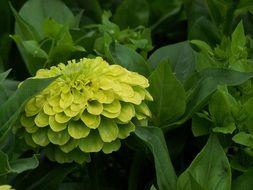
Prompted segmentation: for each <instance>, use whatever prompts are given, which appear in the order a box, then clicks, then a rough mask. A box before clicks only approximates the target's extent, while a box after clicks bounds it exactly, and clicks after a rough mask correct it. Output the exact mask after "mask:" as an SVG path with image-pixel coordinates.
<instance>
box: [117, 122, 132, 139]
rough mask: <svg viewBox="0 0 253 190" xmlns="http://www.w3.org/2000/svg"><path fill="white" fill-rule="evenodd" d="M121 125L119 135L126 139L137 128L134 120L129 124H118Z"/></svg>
mask: <svg viewBox="0 0 253 190" xmlns="http://www.w3.org/2000/svg"><path fill="white" fill-rule="evenodd" d="M118 127H119V135H118V138H120V139H125V138H127V137H128V136H129V135H130V133H131V132H133V131H134V130H135V125H134V124H133V123H132V122H129V123H127V124H123V125H122V124H118Z"/></svg>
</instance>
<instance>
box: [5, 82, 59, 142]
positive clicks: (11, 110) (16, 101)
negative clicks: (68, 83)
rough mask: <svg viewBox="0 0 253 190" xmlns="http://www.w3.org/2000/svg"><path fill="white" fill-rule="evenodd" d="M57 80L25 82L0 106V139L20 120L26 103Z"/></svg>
mask: <svg viewBox="0 0 253 190" xmlns="http://www.w3.org/2000/svg"><path fill="white" fill-rule="evenodd" d="M55 78H56V77H54V78H48V79H27V80H25V81H24V82H23V83H22V85H21V86H20V87H19V88H18V89H17V91H16V92H15V93H14V94H13V95H12V96H11V97H10V98H9V99H8V100H7V101H6V102H5V103H4V104H3V105H1V106H0V126H1V128H0V139H1V137H2V136H3V135H4V134H5V133H6V132H7V131H8V130H9V129H10V127H11V126H12V124H13V122H14V121H15V120H16V119H17V118H18V116H19V113H20V111H21V109H22V106H23V104H24V102H25V101H27V100H28V99H29V98H31V97H32V96H34V95H35V94H37V93H38V92H40V91H41V90H43V89H44V88H45V87H47V86H48V85H49V84H50V83H51V82H52V81H53V80H54V79H55Z"/></svg>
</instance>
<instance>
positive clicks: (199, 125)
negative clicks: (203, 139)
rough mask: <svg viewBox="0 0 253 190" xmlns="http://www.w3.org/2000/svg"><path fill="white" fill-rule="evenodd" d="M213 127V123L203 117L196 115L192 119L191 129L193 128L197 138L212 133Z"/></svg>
mask: <svg viewBox="0 0 253 190" xmlns="http://www.w3.org/2000/svg"><path fill="white" fill-rule="evenodd" d="M212 126H213V124H212V122H211V121H209V120H207V119H205V118H203V117H200V116H199V115H194V116H193V117H192V123H191V128H192V133H193V135H194V136H195V137H198V136H202V135H207V134H209V133H211V131H212V130H211V127H212Z"/></svg>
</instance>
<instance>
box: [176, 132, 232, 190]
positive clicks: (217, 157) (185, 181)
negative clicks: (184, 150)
mask: <svg viewBox="0 0 253 190" xmlns="http://www.w3.org/2000/svg"><path fill="white" fill-rule="evenodd" d="M177 187H178V188H177V189H178V190H184V189H185V190H186V189H187V190H195V189H201V190H204V189H205V190H230V189H231V169H230V165H229V162H228V159H227V157H226V154H225V152H224V150H223V148H222V147H221V145H220V143H219V140H218V138H217V137H216V136H215V135H211V136H210V137H209V140H208V142H207V144H206V145H205V146H204V148H203V149H202V150H201V152H200V153H199V154H198V155H197V156H196V158H195V159H194V160H193V161H192V163H191V165H190V166H189V167H188V168H187V169H186V171H184V172H183V173H182V174H181V175H180V177H179V179H178V183H177Z"/></svg>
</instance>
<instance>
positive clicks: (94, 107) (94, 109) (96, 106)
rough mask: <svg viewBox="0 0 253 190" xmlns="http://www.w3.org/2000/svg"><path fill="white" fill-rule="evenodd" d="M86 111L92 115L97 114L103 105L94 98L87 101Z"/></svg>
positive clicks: (100, 111)
mask: <svg viewBox="0 0 253 190" xmlns="http://www.w3.org/2000/svg"><path fill="white" fill-rule="evenodd" d="M87 111H88V112H89V113H90V114H93V115H99V114H101V113H102V111H103V105H102V104H101V103H99V102H98V101H96V100H92V101H89V102H88V106H87Z"/></svg>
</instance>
